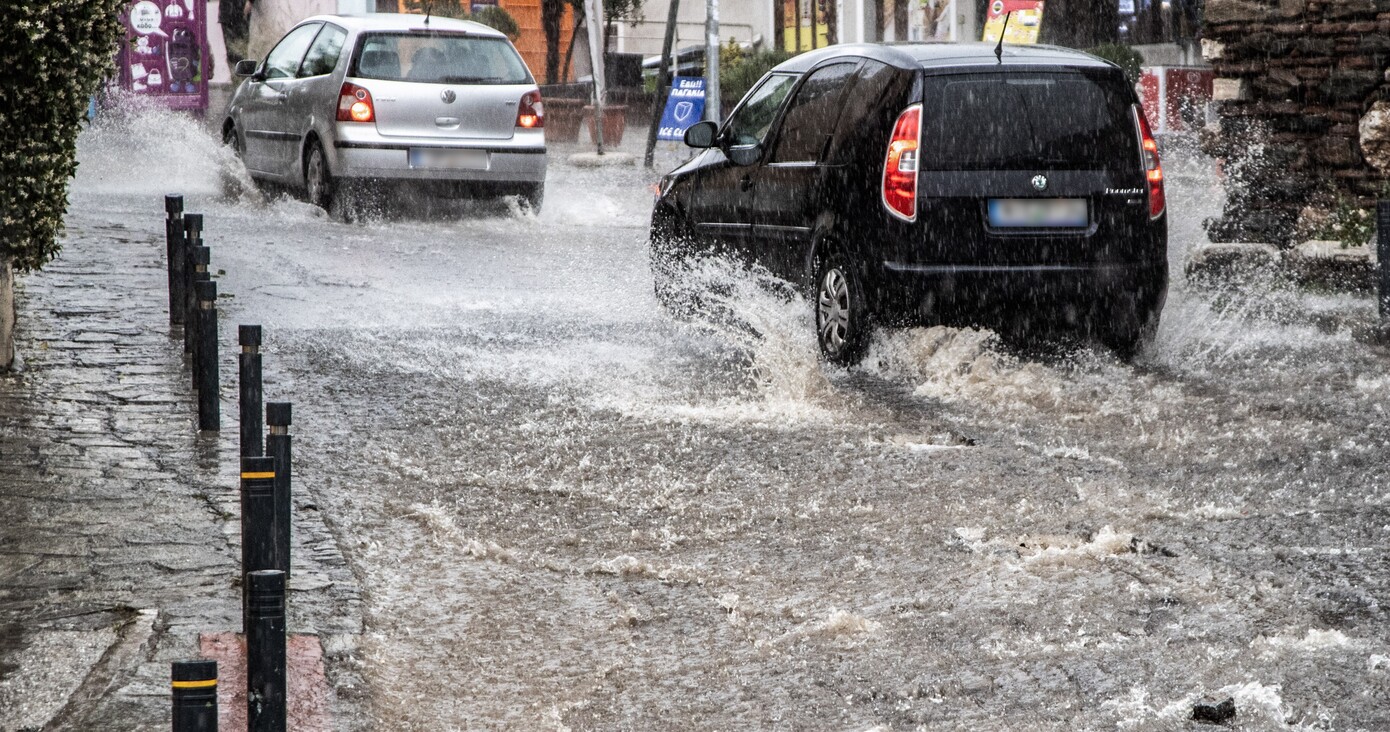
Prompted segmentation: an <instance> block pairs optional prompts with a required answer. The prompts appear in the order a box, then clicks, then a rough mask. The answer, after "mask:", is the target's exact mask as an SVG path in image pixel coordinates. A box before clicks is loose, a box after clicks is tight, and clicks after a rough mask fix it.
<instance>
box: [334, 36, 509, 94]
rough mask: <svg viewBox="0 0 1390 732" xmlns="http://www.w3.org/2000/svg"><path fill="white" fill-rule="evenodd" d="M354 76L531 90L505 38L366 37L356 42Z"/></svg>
mask: <svg viewBox="0 0 1390 732" xmlns="http://www.w3.org/2000/svg"><path fill="white" fill-rule="evenodd" d="M357 47H358V49H359V50H358V53H357V60H356V62H355V64H354V74H353V75H354V76H357V77H358V78H362V79H386V80H390V81H419V82H423V83H427V84H530V83H532V79H531V74H530V72H528V71H527V70H526V64H524V63H522V61H521V57H520V56H519V55H517V52H516V49H514V48H512V44H510V43H508V42H507V40H506V39H505V38H496V37H492V36H471V35H466V34H463V33H369V34H366V35H364V36H363V37H362V39H361V41H359V42H358V45H357Z"/></svg>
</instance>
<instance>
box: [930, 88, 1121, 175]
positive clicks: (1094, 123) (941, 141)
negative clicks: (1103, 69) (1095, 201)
mask: <svg viewBox="0 0 1390 732" xmlns="http://www.w3.org/2000/svg"><path fill="white" fill-rule="evenodd" d="M1118 81H1119V80H1118V79H1112V78H1110V76H1109V75H1100V74H1088V73H1082V72H1062V73H1057V72H1052V73H1041V72H1034V73H1018V72H1014V71H1007V72H1001V73H990V74H964V75H959V76H938V77H929V78H928V79H927V88H926V92H927V95H926V105H925V109H926V110H927V115H926V116H927V123H926V124H925V125H924V126H923V129H922V149H923V160H922V162H923V167H924V168H925V169H928V170H1021V169H1022V170H1031V169H1035V168H1050V169H1054V170H1055V169H1064V170H1066V169H1070V170H1102V169H1103V170H1124V169H1128V168H1132V167H1134V166H1135V165H1138V160H1139V153H1138V149H1139V148H1138V142H1137V138H1136V137H1135V130H1134V117H1133V112H1132V111H1131V103H1132V100H1131V96H1132V95H1130V94H1126V91H1127V90H1126V89H1125V87H1124V86H1123V84H1121V83H1118Z"/></svg>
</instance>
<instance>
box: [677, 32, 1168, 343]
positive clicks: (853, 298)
mask: <svg viewBox="0 0 1390 732" xmlns="http://www.w3.org/2000/svg"><path fill="white" fill-rule="evenodd" d="M685 140H686V143H687V144H688V145H691V146H692V147H695V148H700V149H702V151H701V152H700V153H699V154H697V155H695V156H694V157H693V158H692V159H691V160H689V161H688V162H686V163H685V164H684V165H682V166H680V167H679V168H677V169H676V170H674V171H672V172H671V173H670V174H669V175H667V176H666V177H665V178H664V179H663V180H662V182H661V184H660V187H659V194H658V198H657V201H656V205H655V208H654V210H653V212H652V226H651V257H652V271H653V276H654V279H655V285H656V289H657V294H658V297H659V298H660V299H662V300H663V301H664V302H668V303H669V302H673V295H672V293H673V292H674V291H676V290H677V289H678V288H679V287H680V286H681V282H680V281H679V278H680V276H681V274H680V269H681V268H680V264H681V262H683V261H685V260H688V259H690V258H692V257H697V256H702V255H708V254H711V253H716V254H722V255H726V256H734V257H738V258H742V259H746V260H748V261H750V262H752V263H755V264H757V265H760V266H762V267H765V268H766V269H767V270H769V271H771V272H772V273H773V274H775V275H777V276H779V277H781V278H784V279H786V280H788V281H790V282H792V283H793V284H796V285H798V286H800V287H802V288H804V290H805V291H806V292H807V293H808V294H809V295H810V297H811V298H812V302H813V304H814V309H815V323H816V333H817V337H818V339H819V342H820V347H821V351H822V353H823V354H824V356H825V357H826V358H827V359H829V360H831V361H834V362H838V363H853V362H855V361H857V360H858V359H859V358H861V357H862V355H863V353H864V351H865V349H866V348H867V346H868V343H869V339H870V336H871V333H872V331H873V329H874V327H875V326H876V325H878V324H885V323H886V324H933V323H941V324H949V325H958V326H964V325H983V326H988V327H994V328H999V329H1001V330H1003V331H1004V332H1006V333H1011V334H1015V335H1024V336H1027V337H1031V336H1035V335H1039V334H1053V333H1056V332H1057V331H1059V330H1060V331H1069V332H1076V333H1080V334H1082V335H1085V336H1089V337H1094V338H1095V339H1097V340H1099V341H1100V342H1102V343H1103V344H1105V345H1106V346H1109V347H1110V348H1112V349H1114V350H1115V351H1116V352H1117V353H1118V354H1120V355H1121V356H1122V357H1126V358H1128V357H1132V356H1133V355H1134V354H1135V353H1136V352H1137V351H1138V350H1139V349H1140V348H1141V347H1142V346H1143V345H1144V343H1145V342H1147V340H1148V339H1149V338H1150V337H1151V336H1152V334H1153V332H1154V329H1155V327H1156V325H1157V323H1158V319H1159V315H1160V312H1161V310H1162V308H1163V303H1164V299H1165V296H1166V293H1167V283H1168V264H1167V262H1168V259H1167V219H1166V217H1165V210H1166V206H1165V200H1164V189H1163V171H1162V168H1161V167H1160V165H1159V158H1158V146H1157V143H1156V142H1155V141H1154V138H1153V135H1152V134H1151V133H1150V131H1149V127H1148V124H1147V122H1146V121H1145V118H1144V114H1143V112H1142V110H1141V109H1140V107H1139V100H1138V99H1137V98H1136V96H1135V93H1134V89H1133V86H1132V85H1131V84H1130V83H1129V82H1128V81H1126V79H1125V77H1124V74H1123V73H1122V72H1121V71H1120V69H1119V68H1118V67H1116V66H1114V65H1112V64H1110V63H1108V62H1105V61H1102V60H1100V59H1097V58H1095V57H1093V56H1089V55H1086V54H1083V53H1080V52H1075V51H1069V50H1065V49H1060V48H1052V47H1046V46H1032V47H1023V46H1010V47H1007V48H1005V49H1004V51H1003V53H1002V57H999V58H997V57H996V56H995V49H994V46H993V45H987V44H962V45H957V44H915V45H894V46H884V45H844V46H832V47H830V48H826V49H822V50H819V51H812V52H810V53H805V54H802V55H800V56H796V57H795V58H792V59H791V60H789V61H786V62H784V63H782V64H780V65H779V66H777V67H775V68H773V69H772V71H771V72H770V73H768V74H767V75H766V76H764V77H763V78H762V80H761V81H760V82H758V83H757V84H756V85H755V86H754V87H753V89H752V90H751V91H749V92H748V94H747V95H746V96H745V97H744V98H743V100H742V101H741V102H740V103H739V105H738V106H737V107H736V108H735V109H734V110H733V112H732V113H730V115H729V117H728V119H727V120H725V121H724V123H723V124H722V125H716V124H715V123H713V122H701V123H699V124H696V125H695V126H693V127H691V128H689V130H688V131H687V132H686V136H685Z"/></svg>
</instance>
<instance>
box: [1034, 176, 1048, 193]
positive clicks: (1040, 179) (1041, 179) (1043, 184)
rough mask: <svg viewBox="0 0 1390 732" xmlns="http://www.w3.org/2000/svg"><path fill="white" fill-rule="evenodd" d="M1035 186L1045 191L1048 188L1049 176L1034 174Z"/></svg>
mask: <svg viewBox="0 0 1390 732" xmlns="http://www.w3.org/2000/svg"><path fill="white" fill-rule="evenodd" d="M1033 187H1034V188H1036V189H1038V190H1040V191H1045V190H1047V176H1045V175H1035V176H1033Z"/></svg>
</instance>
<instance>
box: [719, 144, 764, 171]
mask: <svg viewBox="0 0 1390 732" xmlns="http://www.w3.org/2000/svg"><path fill="white" fill-rule="evenodd" d="M724 154H725V155H727V156H729V161H730V162H732V163H733V164H734V165H737V166H740V167H743V166H747V165H752V164H754V163H756V162H758V161H759V160H762V159H763V146H762V145H759V144H753V145H739V146H738V147H730V148H728V149H726V150H725V151H724Z"/></svg>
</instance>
